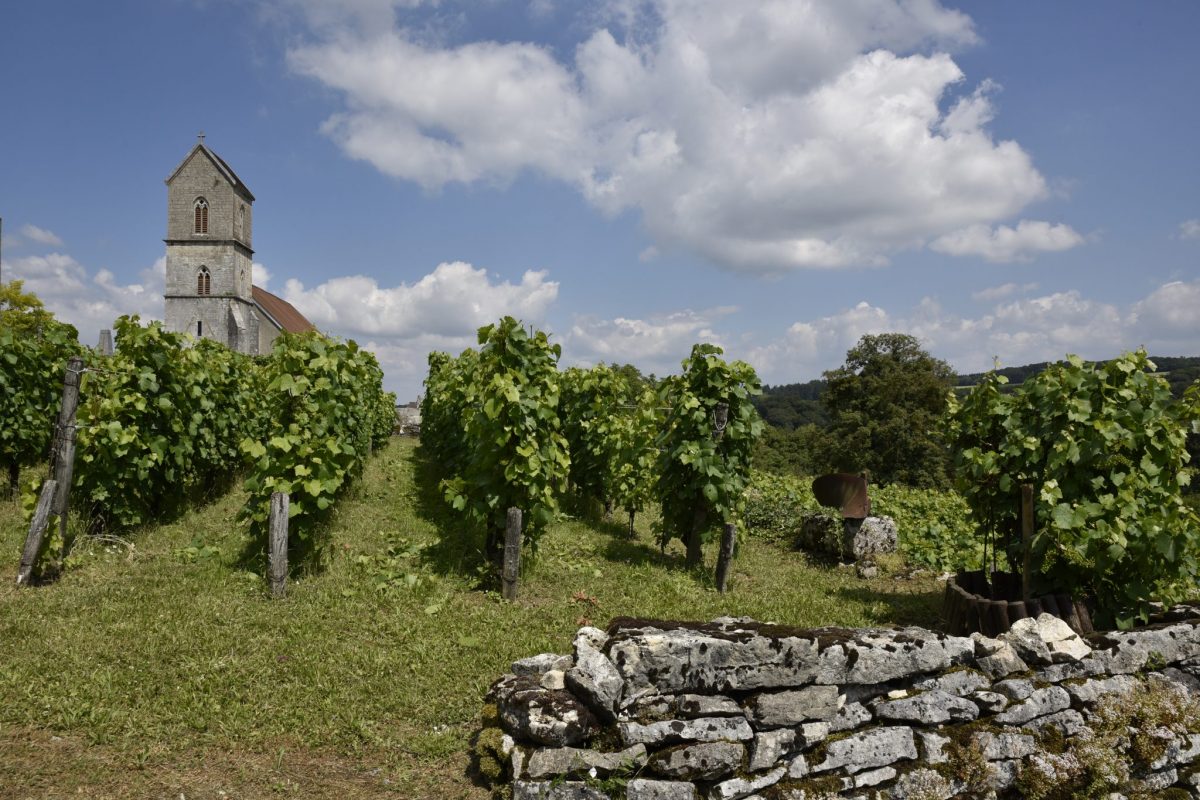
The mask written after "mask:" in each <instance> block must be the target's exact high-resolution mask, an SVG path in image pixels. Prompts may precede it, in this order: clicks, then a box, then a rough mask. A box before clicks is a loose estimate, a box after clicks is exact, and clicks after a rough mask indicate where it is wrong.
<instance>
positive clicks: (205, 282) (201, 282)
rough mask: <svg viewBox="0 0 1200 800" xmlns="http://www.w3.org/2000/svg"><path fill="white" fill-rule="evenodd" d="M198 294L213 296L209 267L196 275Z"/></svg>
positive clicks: (202, 268) (203, 268)
mask: <svg viewBox="0 0 1200 800" xmlns="http://www.w3.org/2000/svg"><path fill="white" fill-rule="evenodd" d="M196 294H199V295H207V294H212V275H210V274H209V272H208V267H201V268H200V272H199V273H197V274H196Z"/></svg>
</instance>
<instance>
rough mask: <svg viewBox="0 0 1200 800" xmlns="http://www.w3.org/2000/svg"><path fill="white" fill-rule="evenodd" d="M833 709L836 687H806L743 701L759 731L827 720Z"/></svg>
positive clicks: (835, 699)
mask: <svg viewBox="0 0 1200 800" xmlns="http://www.w3.org/2000/svg"><path fill="white" fill-rule="evenodd" d="M837 710H838V688H837V687H836V686H806V687H805V688H803V689H796V690H794V691H790V692H773V693H764V694H758V695H755V696H754V697H751V698H750V700H749V702H748V703H747V704H746V716H747V717H749V718H750V721H751V722H752V723H754V727H755V728H757V729H759V730H763V729H768V728H782V727H790V726H793V725H798V724H800V723H801V722H804V721H806V720H813V719H817V720H820V719H829V718H830V717H832V716H833V715H834V714H836V713H837Z"/></svg>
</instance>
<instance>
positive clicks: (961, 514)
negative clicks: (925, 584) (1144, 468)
mask: <svg viewBox="0 0 1200 800" xmlns="http://www.w3.org/2000/svg"><path fill="white" fill-rule="evenodd" d="M870 496H871V513H872V514H874V515H875V516H881V517H891V518H892V519H893V520H895V522H896V531H897V537H898V540H899V541H898V547H899V549H900V552H901V553H902V554H903V555H904V558H905V560H906V561H907V562H908V563H909V564H912V565H914V566H920V567H925V568H926V569H930V570H933V571H935V572H939V573H941V572H952V571H954V570H956V569H976V568H978V567H979V566H980V565H981V563H982V557H983V548H982V546H981V544H980V542H979V540H978V538H977V537H976V536H975V530H974V526H972V525H971V522H970V520H969V508H968V506H967V504H966V502H965V501H964V500H963V498H962V496H961V495H959V494H958V493H956V492H941V491H937V490H935V489H916V488H912V487H909V486H902V485H899V484H892V485H890V486H874V485H872V486H871V487H870ZM820 510H821V506H820V505H818V503H817V499H816V497H814V496H813V493H812V480H811V479H810V478H807V477H801V476H793V475H777V474H772V473H769V472H765V471H762V470H758V469H755V470H754V471H753V472H752V473H751V481H750V487H749V488H748V489H747V491H746V525H747V527H748V528H749V530H750V533H751V535H753V536H754V537H756V538H766V539H774V540H779V541H786V542H788V543H791V542H792V541H793V540H794V539H795V538H796V534H797V533H798V532H799V529H800V524H801V521H802V519H803V517H804V515H805V514H807V513H813V512H817V511H820Z"/></svg>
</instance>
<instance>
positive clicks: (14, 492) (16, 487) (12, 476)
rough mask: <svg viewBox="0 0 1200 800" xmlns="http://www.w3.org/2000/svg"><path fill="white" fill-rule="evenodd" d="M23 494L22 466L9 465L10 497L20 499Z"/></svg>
mask: <svg viewBox="0 0 1200 800" xmlns="http://www.w3.org/2000/svg"><path fill="white" fill-rule="evenodd" d="M20 492H21V465H20V464H16V463H13V464H9V465H8V496H9V497H18V496H19V495H20Z"/></svg>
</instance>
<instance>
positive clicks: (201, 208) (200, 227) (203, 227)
mask: <svg viewBox="0 0 1200 800" xmlns="http://www.w3.org/2000/svg"><path fill="white" fill-rule="evenodd" d="M195 211H196V233H208V201H207V200H205V199H204V198H203V197H197V198H196V203H195Z"/></svg>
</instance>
